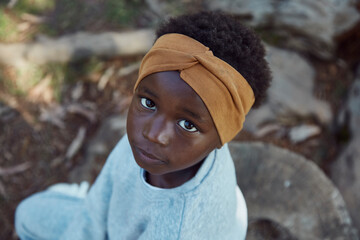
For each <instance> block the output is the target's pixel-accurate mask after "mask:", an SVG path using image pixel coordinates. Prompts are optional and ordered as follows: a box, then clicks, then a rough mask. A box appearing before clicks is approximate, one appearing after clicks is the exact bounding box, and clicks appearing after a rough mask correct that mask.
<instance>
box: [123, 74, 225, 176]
mask: <svg viewBox="0 0 360 240" xmlns="http://www.w3.org/2000/svg"><path fill="white" fill-rule="evenodd" d="M127 133H128V138H129V141H130V145H131V148H132V151H133V154H134V157H135V160H136V162H137V164H138V165H139V166H140V167H142V168H144V169H145V170H146V171H147V172H148V173H149V174H152V175H157V176H164V177H165V176H166V177H167V178H169V177H176V176H181V175H183V174H184V173H185V174H186V172H191V171H193V170H194V168H195V166H196V165H197V164H198V163H200V162H201V161H202V160H203V159H204V158H205V157H206V156H207V155H208V154H209V153H210V152H211V151H212V150H213V149H215V148H216V147H219V146H221V143H220V138H219V136H218V133H217V131H216V128H215V125H214V123H213V121H212V118H211V116H210V114H209V112H208V110H207V108H206V106H205V105H204V103H203V102H202V100H201V98H200V97H199V96H198V95H197V94H196V92H195V91H194V90H193V89H192V88H191V87H190V86H189V85H187V84H186V83H185V82H184V81H183V80H182V79H181V78H180V74H179V72H177V71H169V72H159V73H155V74H151V75H149V76H147V77H145V78H144V79H143V80H142V81H141V82H140V84H139V86H138V87H137V89H136V91H135V94H134V97H133V100H132V102H131V105H130V109H129V113H128V119H127Z"/></svg>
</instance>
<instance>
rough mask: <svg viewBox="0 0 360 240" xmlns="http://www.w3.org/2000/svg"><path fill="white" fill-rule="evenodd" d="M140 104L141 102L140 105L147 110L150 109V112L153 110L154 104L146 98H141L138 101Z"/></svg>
mask: <svg viewBox="0 0 360 240" xmlns="http://www.w3.org/2000/svg"><path fill="white" fill-rule="evenodd" d="M140 102H141V105H143V107H144V108H147V109H151V110H155V108H156V107H155V103H154V102H153V101H151V100H150V99H148V98H144V97H142V98H141V99H140Z"/></svg>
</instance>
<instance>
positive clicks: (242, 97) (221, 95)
mask: <svg viewBox="0 0 360 240" xmlns="http://www.w3.org/2000/svg"><path fill="white" fill-rule="evenodd" d="M175 70H177V71H179V72H180V77H181V79H183V80H184V81H185V82H186V83H187V84H188V85H189V86H190V87H191V88H192V89H194V91H195V92H196V93H197V94H198V95H199V96H200V98H201V99H202V101H203V102H204V104H205V106H206V107H207V109H208V111H209V113H210V115H211V117H212V119H213V121H214V124H215V127H216V130H217V132H218V134H219V137H220V140H221V143H222V144H225V143H227V142H229V141H230V140H231V139H233V138H234V137H235V135H236V134H237V133H238V132H239V131H240V130H241V129H242V127H243V122H244V121H245V115H246V114H247V113H248V112H249V110H250V108H251V106H252V105H253V103H254V101H255V98H254V93H253V91H252V89H251V87H250V85H249V84H248V83H247V81H246V80H245V79H244V77H243V76H242V75H241V74H240V73H239V72H238V71H236V70H235V69H234V68H233V67H232V66H230V65H229V64H227V63H226V62H224V61H223V60H221V59H220V58H217V57H215V56H214V55H213V53H212V51H210V50H209V48H208V47H206V46H204V45H203V44H202V43H200V42H198V41H196V40H195V39H193V38H190V37H188V36H185V35H182V34H177V33H170V34H166V35H163V36H161V37H160V38H159V39H157V41H156V42H155V44H154V46H153V47H152V48H151V49H150V51H149V52H148V53H147V54H146V55H145V57H144V58H143V60H142V63H141V66H140V70H139V78H138V80H137V81H136V83H135V87H134V90H135V89H136V88H137V86H138V84H139V83H140V81H141V80H142V79H143V78H144V77H146V76H148V75H150V74H152V73H156V72H164V71H175Z"/></svg>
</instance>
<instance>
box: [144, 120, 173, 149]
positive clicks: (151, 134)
mask: <svg viewBox="0 0 360 240" xmlns="http://www.w3.org/2000/svg"><path fill="white" fill-rule="evenodd" d="M173 132H174V130H173V126H172V123H171V122H170V121H168V120H166V119H165V118H164V117H162V116H157V117H154V118H152V119H151V120H150V121H148V122H147V124H146V125H145V127H144V129H143V136H144V137H145V138H147V139H148V140H150V141H152V142H154V143H157V144H160V145H163V146H166V145H168V144H169V141H170V139H171V135H172V134H173Z"/></svg>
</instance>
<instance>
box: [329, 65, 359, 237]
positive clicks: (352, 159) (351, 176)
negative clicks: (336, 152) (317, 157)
mask: <svg viewBox="0 0 360 240" xmlns="http://www.w3.org/2000/svg"><path fill="white" fill-rule="evenodd" d="M344 111H345V112H346V113H344V114H345V115H347V116H348V122H349V128H350V132H351V135H352V137H351V140H350V142H349V143H348V144H347V146H345V149H344V151H343V152H342V153H341V155H340V156H339V158H338V159H336V161H335V162H334V163H333V165H332V166H331V178H332V179H333V181H334V183H335V184H336V185H337V186H338V188H339V189H340V192H341V193H342V195H343V196H344V199H345V201H346V204H347V207H348V209H349V212H350V215H351V217H352V218H353V221H354V224H355V226H356V227H357V229H358V230H359V231H360V216H359V214H358V213H359V209H360V191H359V189H360V129H359V125H360V68H359V71H358V77H357V79H356V80H355V81H354V83H353V85H352V87H351V89H350V91H349V98H348V101H347V105H346V107H345V108H344Z"/></svg>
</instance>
